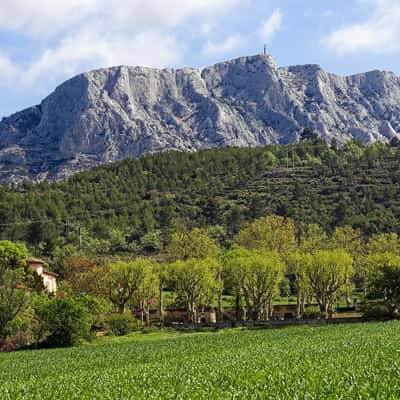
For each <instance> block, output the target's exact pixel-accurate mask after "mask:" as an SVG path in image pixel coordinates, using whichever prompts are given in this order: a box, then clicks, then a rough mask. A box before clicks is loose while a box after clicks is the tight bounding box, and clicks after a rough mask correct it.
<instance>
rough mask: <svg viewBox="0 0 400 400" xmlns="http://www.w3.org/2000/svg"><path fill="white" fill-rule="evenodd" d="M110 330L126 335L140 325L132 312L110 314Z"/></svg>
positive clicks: (108, 321)
mask: <svg viewBox="0 0 400 400" xmlns="http://www.w3.org/2000/svg"><path fill="white" fill-rule="evenodd" d="M107 325H108V328H109V330H110V331H111V332H112V333H113V334H114V335H116V336H124V335H127V334H128V333H130V332H133V331H134V330H135V328H137V327H138V323H137V321H135V320H134V319H133V318H132V316H131V315H130V314H110V315H109V317H108V318H107Z"/></svg>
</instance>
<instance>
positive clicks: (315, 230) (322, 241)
mask: <svg viewBox="0 0 400 400" xmlns="http://www.w3.org/2000/svg"><path fill="white" fill-rule="evenodd" d="M328 242H329V238H328V235H327V233H326V231H325V230H324V229H322V227H321V226H319V225H317V224H310V225H308V226H307V229H306V231H305V233H304V234H303V235H302V237H301V241H300V248H301V251H302V252H303V253H315V252H316V251H318V250H325V249H327V248H328Z"/></svg>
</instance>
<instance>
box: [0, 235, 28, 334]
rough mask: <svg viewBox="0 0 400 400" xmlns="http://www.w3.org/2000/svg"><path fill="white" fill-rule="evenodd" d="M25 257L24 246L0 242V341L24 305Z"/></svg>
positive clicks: (26, 279)
mask: <svg viewBox="0 0 400 400" xmlns="http://www.w3.org/2000/svg"><path fill="white" fill-rule="evenodd" d="M26 257H27V250H26V247H25V246H24V245H20V244H14V243H11V242H9V241H6V240H3V241H0V340H2V339H4V338H5V336H6V334H7V326H8V324H9V323H10V322H11V321H12V320H13V319H14V318H15V317H16V316H17V315H18V313H19V312H20V311H21V310H22V308H23V306H24V305H25V301H26V290H24V287H26V286H27V284H28V283H29V279H28V278H29V274H28V273H27V271H26V269H25V267H26V261H25V260H26Z"/></svg>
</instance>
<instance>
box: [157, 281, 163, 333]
mask: <svg viewBox="0 0 400 400" xmlns="http://www.w3.org/2000/svg"><path fill="white" fill-rule="evenodd" d="M163 291H164V286H163V283H162V281H161V280H160V285H159V287H158V316H159V318H160V325H161V326H164V299H163Z"/></svg>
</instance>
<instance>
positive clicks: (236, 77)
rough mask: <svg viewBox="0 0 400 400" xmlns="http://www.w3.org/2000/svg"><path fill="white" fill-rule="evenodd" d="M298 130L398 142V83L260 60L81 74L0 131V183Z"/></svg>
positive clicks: (259, 142) (389, 76) (269, 139)
mask: <svg viewBox="0 0 400 400" xmlns="http://www.w3.org/2000/svg"><path fill="white" fill-rule="evenodd" d="M305 127H308V128H311V129H314V130H315V131H317V132H318V133H319V134H320V136H321V138H322V139H324V140H325V141H327V142H330V141H331V140H332V139H335V140H336V141H337V142H338V143H341V144H342V143H344V142H346V141H347V140H349V139H352V138H356V139H359V140H360V141H361V142H363V143H365V144H366V143H372V142H375V141H384V142H385V141H390V140H391V139H392V138H393V137H396V136H398V135H399V134H400V78H399V77H398V76H396V75H395V74H393V73H389V72H380V71H372V72H368V73H365V74H358V75H354V76H350V77H340V76H337V75H333V74H329V73H326V72H325V71H323V70H322V69H321V68H320V67H319V66H317V65H305V66H294V67H284V68H278V67H277V66H276V65H275V62H274V60H273V59H272V58H271V57H270V56H267V55H258V56H252V57H243V58H239V59H235V60H232V61H227V62H223V63H220V64H216V65H214V66H212V67H209V68H205V69H204V70H202V71H199V70H197V69H191V68H184V69H179V70H173V69H163V70H157V69H151V68H142V67H127V66H121V67H115V68H108V69H100V70H96V71H92V72H88V73H85V74H82V75H79V76H76V77H75V78H72V79H71V80H69V81H67V82H65V83H63V84H62V85H61V86H59V87H58V88H57V89H56V90H55V91H54V93H52V94H50V95H49V96H48V97H47V98H46V99H44V100H43V101H42V103H41V104H40V105H37V106H35V107H32V108H29V109H27V110H25V111H22V112H19V113H16V114H14V115H12V116H10V117H8V118H4V119H3V120H2V121H1V122H0V181H7V182H20V181H22V180H24V179H29V180H33V181H43V180H59V179H63V178H66V177H69V176H71V175H73V174H75V173H77V172H80V171H84V170H87V169H90V168H92V167H94V166H96V165H99V164H102V163H108V162H113V161H117V160H122V159H125V158H128V157H140V156H142V155H144V154H147V153H156V152H164V151H168V150H184V151H195V150H200V149H206V148H219V147H229V146H231V147H232V146H236V147H256V146H265V145H267V144H285V143H291V142H294V141H296V140H297V139H298V138H299V135H300V132H301V131H302V130H303V129H304V128H305Z"/></svg>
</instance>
